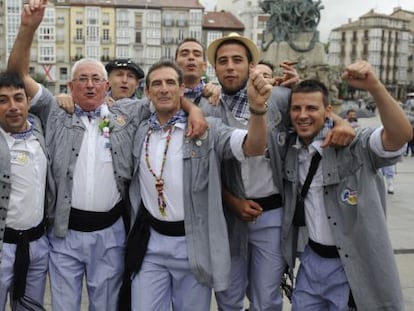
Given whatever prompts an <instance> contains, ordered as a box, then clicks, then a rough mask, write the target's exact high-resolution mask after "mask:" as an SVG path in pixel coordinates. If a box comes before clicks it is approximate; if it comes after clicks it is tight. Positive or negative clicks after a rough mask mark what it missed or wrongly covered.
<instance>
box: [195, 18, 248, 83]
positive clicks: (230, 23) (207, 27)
mask: <svg viewBox="0 0 414 311" xmlns="http://www.w3.org/2000/svg"><path fill="white" fill-rule="evenodd" d="M244 30H245V28H244V25H243V23H242V22H241V21H240V20H239V19H238V18H237V17H235V16H234V15H233V14H232V13H229V12H206V13H205V14H204V16H203V39H202V41H201V42H203V43H204V46H205V47H206V48H207V47H208V46H209V44H210V43H211V42H213V41H214V40H216V39H218V38H221V37H223V36H226V35H228V34H229V33H231V32H237V33H238V34H240V35H243V33H244ZM206 74H207V76H208V77H209V79H211V80H213V81H215V80H216V77H215V72H214V68H213V67H212V66H211V64H208V66H207V73H206Z"/></svg>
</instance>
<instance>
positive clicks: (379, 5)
mask: <svg viewBox="0 0 414 311" xmlns="http://www.w3.org/2000/svg"><path fill="white" fill-rule="evenodd" d="M217 1H219V0H201V1H200V2H201V3H204V5H205V6H206V8H207V10H213V9H214V6H215V4H216V2H217ZM321 1H322V5H323V6H324V9H323V10H321V21H320V23H319V26H318V29H319V31H320V41H321V42H327V41H328V36H329V32H330V30H331V29H332V28H336V27H338V26H341V25H343V24H346V23H347V22H348V19H349V18H351V19H352V20H356V19H358V17H360V16H361V15H364V14H365V13H367V12H368V11H369V10H370V9H374V10H375V12H377V13H384V14H391V13H392V11H393V8H394V7H397V6H400V7H401V8H403V9H404V10H408V11H412V12H414V0H345V1H341V0H321ZM314 2H315V0H314Z"/></svg>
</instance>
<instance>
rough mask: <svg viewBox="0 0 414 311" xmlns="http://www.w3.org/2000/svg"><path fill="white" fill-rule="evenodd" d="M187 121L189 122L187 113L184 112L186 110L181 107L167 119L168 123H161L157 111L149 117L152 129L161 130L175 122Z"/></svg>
mask: <svg viewBox="0 0 414 311" xmlns="http://www.w3.org/2000/svg"><path fill="white" fill-rule="evenodd" d="M177 122H178V123H186V122H187V114H186V113H185V112H184V110H182V109H180V110H178V112H177V113H176V114H175V115H174V116H173V117H172V118H171V119H169V120H168V121H167V123H165V124H163V125H161V124H160V122H159V121H158V116H157V112H153V113H152V114H151V116H150V118H149V119H148V124H149V127H150V129H152V130H155V131H156V130H161V129H163V128H164V127H169V126H172V125H174V124H175V123H177Z"/></svg>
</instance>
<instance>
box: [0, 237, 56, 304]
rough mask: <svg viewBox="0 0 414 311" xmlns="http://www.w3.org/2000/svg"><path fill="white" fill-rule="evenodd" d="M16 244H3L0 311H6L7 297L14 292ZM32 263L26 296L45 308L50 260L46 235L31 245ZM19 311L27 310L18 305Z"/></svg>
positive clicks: (0, 274) (0, 273) (28, 275)
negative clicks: (44, 301)
mask: <svg viewBox="0 0 414 311" xmlns="http://www.w3.org/2000/svg"><path fill="white" fill-rule="evenodd" d="M15 253H16V244H9V243H4V244H3V257H2V261H1V267H0V310H2V311H4V310H5V307H6V302H7V295H8V294H9V293H10V294H11V292H12V291H13V275H14V273H13V271H14V259H15ZM29 254H30V263H29V270H28V272H27V278H26V291H25V296H28V297H30V298H31V299H33V300H34V301H36V302H37V303H39V304H41V305H42V306H43V300H44V295H45V284H46V274H47V265H48V260H49V242H48V240H47V237H46V235H44V236H43V237H41V238H40V239H37V240H34V241H32V242H30V244H29ZM17 310H26V309H25V308H23V307H22V306H20V305H18V306H17V309H16V311H17Z"/></svg>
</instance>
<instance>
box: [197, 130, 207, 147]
mask: <svg viewBox="0 0 414 311" xmlns="http://www.w3.org/2000/svg"><path fill="white" fill-rule="evenodd" d="M207 137H208V130H206V131H205V132H204V134H203V135H201V136H200V137H199V139H197V140H196V141H195V144H196V146H197V147H201V145H202V144H203V140H206V139H207Z"/></svg>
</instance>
